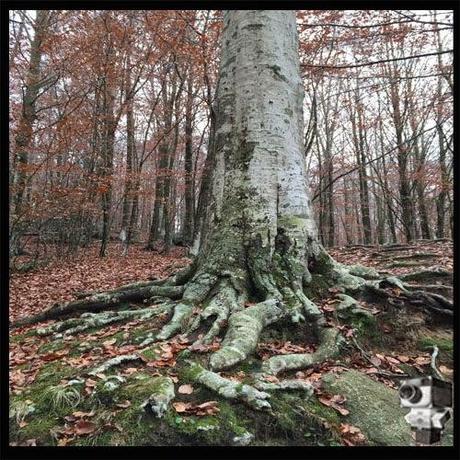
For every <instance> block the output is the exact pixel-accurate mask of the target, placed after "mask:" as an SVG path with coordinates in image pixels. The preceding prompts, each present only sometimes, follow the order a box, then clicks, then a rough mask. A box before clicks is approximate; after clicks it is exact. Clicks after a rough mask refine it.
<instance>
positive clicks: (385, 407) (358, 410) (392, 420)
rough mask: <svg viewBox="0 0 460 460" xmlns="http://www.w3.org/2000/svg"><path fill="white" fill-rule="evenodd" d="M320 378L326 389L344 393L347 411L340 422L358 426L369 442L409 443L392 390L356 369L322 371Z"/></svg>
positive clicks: (395, 396)
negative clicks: (330, 372) (332, 371)
mask: <svg viewBox="0 0 460 460" xmlns="http://www.w3.org/2000/svg"><path fill="white" fill-rule="evenodd" d="M322 381H323V387H324V389H325V390H327V391H328V392H329V393H332V394H340V395H343V396H345V397H346V399H347V401H346V403H345V405H346V408H347V409H348V410H349V411H350V413H349V414H348V415H347V416H346V417H345V418H344V422H345V423H350V424H351V425H354V426H357V427H358V428H360V429H361V431H362V432H363V434H364V436H365V437H366V439H367V442H368V444H369V445H383V446H410V445H411V442H412V438H411V430H410V426H409V424H408V423H407V422H406V421H405V420H404V416H405V415H406V414H405V411H404V410H403V409H401V408H400V407H399V397H398V393H397V391H396V390H393V389H391V388H389V387H387V386H385V385H384V384H383V383H379V382H376V381H374V380H371V379H370V378H369V377H368V376H366V375H364V374H362V373H360V372H358V371H356V370H350V371H346V372H343V373H341V374H338V375H337V374H326V375H325V376H323V379H322Z"/></svg>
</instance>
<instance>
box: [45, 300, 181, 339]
mask: <svg viewBox="0 0 460 460" xmlns="http://www.w3.org/2000/svg"><path fill="white" fill-rule="evenodd" d="M173 307H174V304H173V303H163V304H162V305H159V306H157V307H153V308H152V307H150V308H142V309H138V310H122V311H107V312H103V313H83V314H82V315H81V316H80V317H79V318H71V319H67V320H65V321H61V322H58V323H55V324H51V325H50V326H48V327H44V328H39V329H37V330H36V333H37V335H50V334H60V333H61V332H64V335H72V334H77V333H79V332H83V331H86V330H87V329H90V328H95V327H103V326H107V325H108V324H113V323H118V322H121V321H126V320H130V319H134V318H137V319H139V320H141V321H145V320H148V319H150V318H153V317H155V316H157V315H160V314H162V313H170V312H171V311H172V309H173Z"/></svg>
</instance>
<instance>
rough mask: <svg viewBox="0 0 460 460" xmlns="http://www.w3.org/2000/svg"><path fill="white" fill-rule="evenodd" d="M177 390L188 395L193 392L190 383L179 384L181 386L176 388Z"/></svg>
mask: <svg viewBox="0 0 460 460" xmlns="http://www.w3.org/2000/svg"><path fill="white" fill-rule="evenodd" d="M177 392H178V393H181V394H183V395H189V394H192V393H193V387H192V385H189V384H186V385H181V386H180V387H179V388H178V389H177Z"/></svg>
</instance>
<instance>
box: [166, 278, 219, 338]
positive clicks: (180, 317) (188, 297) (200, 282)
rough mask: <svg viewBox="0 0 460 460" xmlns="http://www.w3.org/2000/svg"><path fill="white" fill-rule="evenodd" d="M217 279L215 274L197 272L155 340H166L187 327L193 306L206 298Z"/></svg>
mask: <svg viewBox="0 0 460 460" xmlns="http://www.w3.org/2000/svg"><path fill="white" fill-rule="evenodd" d="M217 279H218V278H217V276H215V275H210V274H207V273H199V274H198V275H197V276H195V277H194V278H193V279H192V280H191V281H190V282H189V283H188V284H187V285H186V287H185V289H184V291H183V296H182V300H181V301H180V302H179V303H178V304H177V305H176V306H175V308H174V314H173V316H172V318H171V320H170V321H169V323H168V324H166V325H165V326H164V327H163V329H162V330H161V331H160V333H159V334H158V335H157V340H166V339H168V338H169V337H171V336H173V335H174V334H176V333H177V332H179V331H185V330H186V329H187V327H188V321H189V319H190V317H191V315H192V312H193V307H194V306H195V305H196V304H199V303H201V302H203V301H204V300H205V299H206V297H207V296H208V294H209V292H210V290H211V289H212V288H213V286H214V285H215V284H216V282H217Z"/></svg>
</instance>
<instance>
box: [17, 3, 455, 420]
mask: <svg viewBox="0 0 460 460" xmlns="http://www.w3.org/2000/svg"><path fill="white" fill-rule="evenodd" d="M223 21H224V24H223V36H222V50H221V62H220V71H219V75H220V78H219V80H218V86H217V93H216V94H217V97H216V101H215V127H214V138H213V143H212V149H213V151H212V154H211V157H210V158H211V159H212V179H211V181H210V191H211V193H210V195H209V199H208V206H207V213H206V221H205V224H204V225H203V226H202V227H201V230H200V232H198V233H197V236H196V239H197V241H196V242H195V246H196V247H198V248H199V251H198V254H197V256H196V257H195V259H194V261H193V263H192V264H191V265H190V267H188V268H187V269H185V270H184V271H182V272H179V273H177V274H176V275H174V276H173V277H171V278H168V279H166V280H160V281H147V282H139V283H135V284H131V285H127V286H123V287H121V288H119V289H117V290H114V291H110V292H100V293H94V294H93V293H89V294H82V295H81V296H80V297H83V298H82V299H79V300H76V301H73V302H70V303H67V304H62V305H55V306H54V307H52V308H50V309H49V310H47V311H45V312H43V313H41V314H39V315H36V316H33V317H29V318H26V319H24V320H20V321H18V322H17V323H16V325H19V324H31V323H34V322H37V321H41V320H45V319H56V318H60V317H63V316H66V315H69V314H75V313H77V312H83V311H87V312H91V313H97V312H100V311H102V310H105V309H111V308H112V309H113V308H115V307H120V306H122V305H123V304H125V303H126V302H142V301H146V302H149V299H150V303H152V302H153V300H155V302H156V303H158V302H159V303H160V304H162V305H163V306H162V307H160V308H158V307H156V308H143V309H140V310H139V309H138V310H135V309H134V310H120V311H117V312H113V311H112V312H108V313H98V314H90V315H83V316H81V317H80V318H78V319H71V320H66V321H64V322H60V323H59V322H58V323H55V324H52V325H51V326H49V327H47V328H45V329H41V330H40V331H41V332H40V333H43V334H46V333H50V332H52V331H55V332H56V331H62V330H65V329H68V328H74V329H73V330H75V328H78V329H77V330H84V329H85V328H88V327H93V326H103V325H105V324H110V323H113V322H116V321H121V320H122V319H126V318H128V317H136V315H138V316H139V315H140V316H142V317H143V318H146V317H148V315H150V317H153V316H154V315H156V314H157V313H158V312H165V311H169V312H171V317H170V319H169V321H168V322H167V324H166V325H165V326H163V328H162V329H161V330H160V331H159V333H154V332H152V334H151V337H150V338H149V339H147V340H146V341H145V342H143V343H145V344H147V343H149V342H153V341H158V340H165V339H168V338H170V337H172V336H174V335H176V334H179V333H186V334H188V335H190V336H194V334H196V337H197V340H196V342H195V346H196V347H199V346H204V345H206V344H209V343H210V342H212V340H213V339H214V338H215V337H216V335H218V334H221V333H222V334H224V339H223V342H222V347H221V348H220V349H219V350H218V351H216V352H214V353H213V354H212V355H211V357H210V361H209V369H205V368H204V367H203V366H201V365H199V364H197V363H196V362H194V361H193V360H189V361H188V364H189V365H190V369H191V371H192V372H191V373H190V376H191V378H192V379H193V380H195V381H196V382H198V383H201V384H202V385H205V386H207V387H209V388H210V389H212V390H214V391H216V392H218V393H219V394H220V395H221V396H223V397H226V398H230V399H241V400H243V401H245V402H246V403H248V404H249V405H250V406H252V407H254V408H256V409H263V408H268V407H270V403H269V402H268V398H269V394H268V393H266V392H265V391H264V390H269V389H275V388H296V389H301V390H305V391H312V388H311V386H310V384H309V383H306V382H301V381H298V380H296V381H290V380H285V381H283V382H282V384H279V385H278V384H277V383H267V380H263V379H262V378H261V376H266V375H276V374H278V373H280V372H281V371H285V370H295V369H302V368H305V367H308V366H311V365H313V364H315V363H320V362H322V361H324V360H326V359H328V358H331V357H334V356H337V355H338V354H339V353H340V352H341V346H342V344H343V343H344V337H343V336H342V334H341V332H340V331H339V330H338V329H337V328H334V327H329V325H328V324H327V323H326V320H325V317H324V315H323V313H322V311H321V310H320V309H319V308H318V306H317V305H316V304H315V303H314V302H313V300H312V299H314V298H315V297H316V296H317V294H318V292H319V291H320V290H321V289H325V288H326V289H327V288H328V287H329V288H334V289H336V290H337V291H338V292H341V294H339V295H338V298H339V299H340V305H339V307H337V310H347V309H348V310H350V312H351V314H362V315H365V314H366V313H365V311H363V309H362V308H360V307H359V306H358V305H357V303H356V302H355V300H354V299H353V297H351V296H354V297H357V296H360V295H362V294H366V293H368V294H369V293H370V294H372V295H374V296H378V297H382V298H390V299H391V298H392V297H394V296H400V294H401V293H402V296H403V297H404V299H406V301H407V302H413V303H414V304H420V302H423V303H424V305H425V306H426V308H430V309H432V310H433V311H437V312H442V313H445V314H450V315H451V314H452V303H451V302H450V301H449V300H448V299H446V298H444V297H442V296H440V295H437V294H430V293H428V292H425V291H409V290H408V289H407V286H406V285H405V284H404V283H403V282H402V281H401V280H399V279H397V278H394V277H389V278H382V277H381V275H379V273H377V272H376V271H375V270H374V269H371V268H366V267H363V266H360V265H353V266H344V265H342V264H340V263H338V262H336V261H335V260H334V259H333V258H331V257H330V256H329V254H328V253H327V251H326V250H325V249H324V247H323V246H322V245H321V243H320V241H319V239H318V232H317V227H316V224H315V221H314V218H313V213H312V208H311V202H310V198H309V194H308V178H307V175H306V168H305V158H304V145H303V139H304V133H303V113H302V110H303V97H304V90H303V84H302V80H301V77H300V66H299V54H298V35H297V27H296V16H295V12H293V11H272V10H264V11H251V10H245V11H227V12H225V14H224V18H223ZM166 102H168V101H166ZM169 116H170V114H169ZM387 287H393V288H396V289H390V290H386V289H385V288H387ZM398 298H399V297H398ZM170 299H172V300H174V301H175V303H171V300H170ZM399 300H400V299H399ZM196 309H198V311H196ZM146 315H147V316H146ZM276 323H279V325H278V326H277V327H280V328H281V327H287V328H288V330H292V329H294V328H299V330H301V331H304V333H305V334H307V335H308V334H309V332H314V334H313V335H316V337H317V340H318V347H317V348H316V351H315V352H314V353H302V354H287V355H279V356H274V357H271V358H270V359H268V360H266V361H264V363H263V366H262V369H261V374H258V375H256V376H255V383H254V385H253V386H251V385H246V384H239V383H235V382H234V381H232V380H229V379H226V378H224V377H222V376H220V375H219V374H217V373H216V372H215V371H220V370H223V369H228V368H230V367H232V366H234V365H236V364H238V363H240V362H242V361H244V360H246V359H247V358H248V357H250V355H251V354H252V353H253V352H254V351H255V349H256V346H257V343H258V340H259V336H260V334H261V332H262V330H263V329H264V328H266V327H268V326H270V325H274V324H276ZM198 331H201V334H197V332H198ZM119 358H120V357H119ZM129 359H130V358H126V360H129ZM120 362H121V361H120ZM165 388H166V389H165V394H164V395H163V396H162V397H161V398H160V399H159V400H158V401H157V403H158V404H157V405H156V406H155V401H154V402H153V403H152V404H153V406H152V407H154V408H155V410H156V411H157V412H161V411H162V410H163V409H164V407H163V406H164V401H165V398H166V399H167V400H170V399H171V397H170V396H171V395H170V393H171V388H170V386H168V385H166V387H165ZM172 393H174V391H173V390H172ZM162 408H163V409H162Z"/></svg>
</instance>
